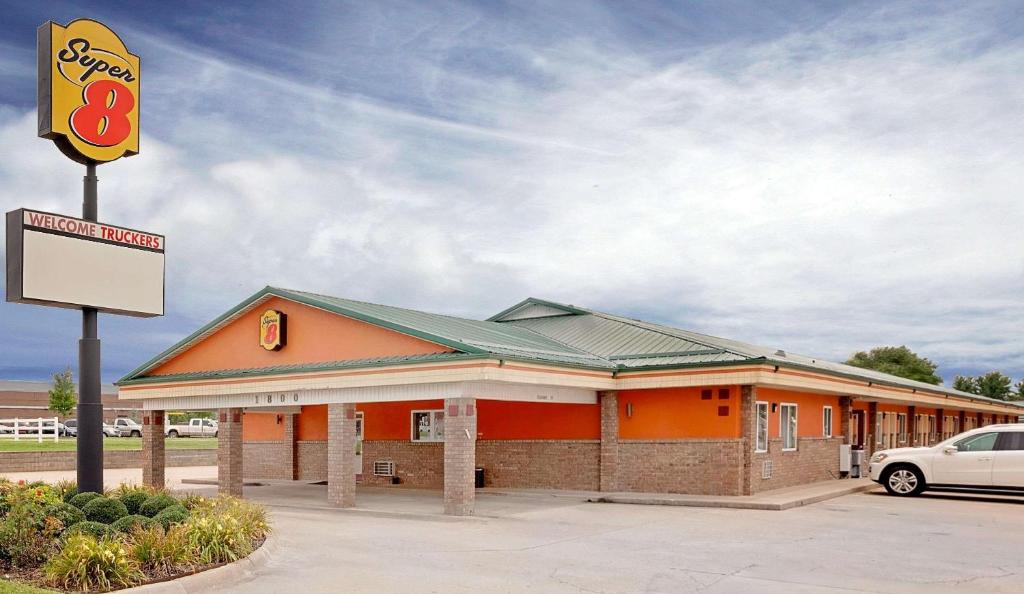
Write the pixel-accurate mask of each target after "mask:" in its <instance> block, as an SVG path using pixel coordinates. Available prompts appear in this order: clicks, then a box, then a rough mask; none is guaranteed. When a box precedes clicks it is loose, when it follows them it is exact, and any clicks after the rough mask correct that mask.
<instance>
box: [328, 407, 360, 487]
mask: <svg viewBox="0 0 1024 594" xmlns="http://www.w3.org/2000/svg"><path fill="white" fill-rule="evenodd" d="M327 502H328V503H329V504H330V505H333V506H335V507H355V505H356V405H355V404H353V403H345V404H328V405H327Z"/></svg>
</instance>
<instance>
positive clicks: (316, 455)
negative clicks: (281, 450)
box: [295, 440, 327, 481]
mask: <svg viewBox="0 0 1024 594" xmlns="http://www.w3.org/2000/svg"><path fill="white" fill-rule="evenodd" d="M296 458H297V460H296V462H295V463H296V464H297V465H298V467H299V471H298V475H299V480H300V481H326V480H327V441H326V440H323V441H300V442H298V448H297V450H296Z"/></svg>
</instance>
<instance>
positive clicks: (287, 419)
mask: <svg viewBox="0 0 1024 594" xmlns="http://www.w3.org/2000/svg"><path fill="white" fill-rule="evenodd" d="M298 418H299V415H295V414H291V413H288V414H285V415H284V419H283V421H282V422H283V423H284V443H285V447H286V448H287V450H288V451H287V452H286V453H285V459H284V463H285V466H286V468H285V471H284V474H285V476H287V477H289V478H290V479H292V480H293V481H294V480H296V479H297V478H299V477H298V470H299V467H298V456H297V454H298V448H297V445H296V442H295V435H296V434H297V433H298V431H297V430H296V429H297V425H298Z"/></svg>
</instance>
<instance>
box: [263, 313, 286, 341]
mask: <svg viewBox="0 0 1024 594" xmlns="http://www.w3.org/2000/svg"><path fill="white" fill-rule="evenodd" d="M287 330H288V316H287V315H285V314H283V313H281V312H279V311H277V310H275V309H268V310H267V311H265V312H263V315H261V316H260V346H261V347H263V348H265V349H267V350H268V351H279V350H281V349H282V348H284V345H285V340H286V338H287Z"/></svg>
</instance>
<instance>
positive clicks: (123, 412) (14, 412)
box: [0, 380, 142, 421]
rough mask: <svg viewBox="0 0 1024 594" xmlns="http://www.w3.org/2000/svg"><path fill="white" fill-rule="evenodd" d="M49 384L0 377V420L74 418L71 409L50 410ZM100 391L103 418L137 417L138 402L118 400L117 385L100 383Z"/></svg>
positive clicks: (138, 411) (51, 385) (106, 419)
mask: <svg viewBox="0 0 1024 594" xmlns="http://www.w3.org/2000/svg"><path fill="white" fill-rule="evenodd" d="M52 387H53V384H52V383H50V382H28V381H13V380H0V419H15V418H22V419H35V418H39V417H49V418H53V417H59V418H60V420H62V421H63V420H64V419H68V418H74V417H75V412H74V411H72V412H71V414H69V415H59V414H57V413H55V412H53V411H52V410H50V408H49V405H50V394H49V392H50V388H52ZM100 391H101V393H102V396H103V420H104V421H112V420H114V419H115V418H117V417H122V416H123V417H131V418H133V419H136V420H141V418H142V403H140V402H132V401H130V400H129V401H127V402H123V401H121V400H120V399H119V398H118V396H117V386H114V385H113V384H103V386H102V387H101V388H100ZM76 398H77V396H76Z"/></svg>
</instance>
